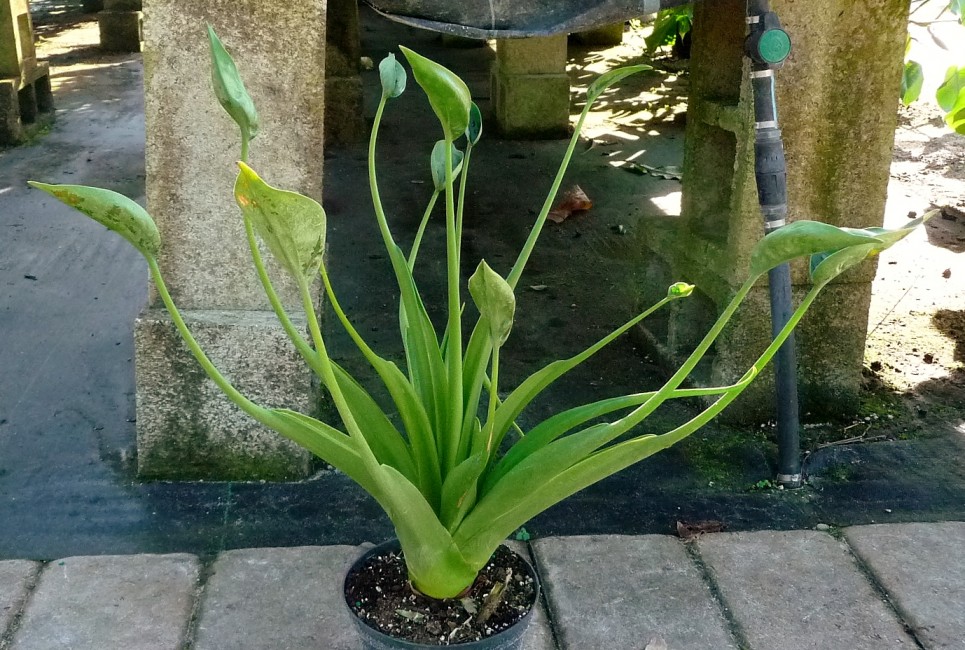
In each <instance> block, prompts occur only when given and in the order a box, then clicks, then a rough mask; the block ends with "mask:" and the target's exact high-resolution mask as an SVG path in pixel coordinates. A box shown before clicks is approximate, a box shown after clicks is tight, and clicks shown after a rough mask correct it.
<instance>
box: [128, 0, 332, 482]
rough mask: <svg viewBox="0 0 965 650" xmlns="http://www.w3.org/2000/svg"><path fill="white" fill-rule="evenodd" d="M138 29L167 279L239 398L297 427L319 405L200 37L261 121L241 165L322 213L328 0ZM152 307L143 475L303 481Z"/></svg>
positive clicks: (159, 16)
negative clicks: (273, 303) (283, 320)
mask: <svg viewBox="0 0 965 650" xmlns="http://www.w3.org/2000/svg"><path fill="white" fill-rule="evenodd" d="M144 15H145V23H144V27H145V29H144V36H145V50H144V63H145V65H144V68H145V74H144V85H145V120H146V131H147V133H146V155H147V201H148V210H149V211H150V212H151V214H152V215H153V216H154V218H155V219H156V221H157V223H158V227H159V229H160V230H161V235H162V238H163V242H164V244H163V249H162V251H161V255H160V258H159V263H160V265H161V268H162V271H163V273H164V276H165V279H166V281H167V283H168V285H169V288H170V290H171V293H172V295H173V297H174V299H175V301H176V302H177V303H178V305H179V306H180V307H181V308H182V309H183V310H184V311H185V316H186V319H187V320H188V321H189V325H190V326H191V327H193V329H194V331H195V334H196V336H197V337H198V338H199V340H200V341H201V342H202V344H203V345H204V346H205V348H206V350H207V352H208V354H209V356H210V357H211V358H212V360H213V361H214V362H215V364H216V365H218V366H219V367H220V368H221V370H222V371H223V372H224V374H225V375H226V376H227V377H229V378H230V379H231V380H232V381H234V382H235V383H236V385H237V386H238V388H239V389H240V390H241V391H242V392H244V393H245V394H247V395H249V396H250V397H251V398H252V399H255V401H258V402H259V403H262V404H264V405H267V406H276V407H281V406H284V407H288V408H293V409H297V410H300V411H302V412H309V413H310V412H312V411H314V410H315V408H316V406H317V400H316V395H315V393H314V391H313V390H312V378H311V375H310V372H309V371H308V369H307V368H306V367H305V365H304V364H303V363H302V362H301V360H300V359H299V358H298V357H297V355H296V354H295V352H294V350H293V349H292V346H291V345H290V344H289V343H288V341H287V339H286V338H285V336H284V334H283V332H282V331H281V328H280V326H278V325H277V323H276V321H275V318H274V315H273V314H272V313H270V311H269V309H270V308H269V305H268V302H267V299H266V298H265V297H264V293H263V291H262V289H261V285H260V283H259V282H258V279H257V276H256V274H255V272H254V270H253V268H252V265H251V262H250V255H249V252H248V249H247V244H246V240H245V233H244V226H243V224H242V220H241V215H240V212H239V210H238V207H237V206H236V205H235V202H234V199H233V196H232V188H233V185H234V179H235V177H236V174H237V167H236V165H235V161H237V159H238V157H239V155H240V144H239V134H238V129H237V127H236V126H235V125H234V123H233V122H232V121H231V119H230V118H229V117H228V115H227V114H226V113H225V112H224V111H223V110H222V108H221V106H220V105H219V104H218V102H217V100H216V99H215V96H214V93H213V91H212V90H211V87H210V84H211V82H210V74H209V55H208V43H207V36H206V34H205V26H206V25H207V24H208V23H210V24H211V25H213V26H214V28H215V30H216V31H217V32H218V34H219V35H220V36H221V38H222V39H223V41H224V42H225V44H226V46H227V47H228V49H229V50H230V51H231V52H232V54H233V55H234V56H235V58H236V61H237V63H238V66H239V69H240V71H241V74H242V75H243V77H244V79H245V83H246V85H247V87H248V90H249V92H250V93H251V95H252V97H253V98H254V102H255V104H256V106H257V107H258V111H259V114H260V116H261V130H260V133H259V135H258V137H256V138H255V140H254V141H253V142H252V149H251V165H252V167H254V168H255V169H256V170H258V171H259V173H261V174H262V175H263V177H264V178H265V179H266V180H267V181H268V182H270V183H272V184H273V185H275V186H278V187H283V188H287V189H293V190H297V191H300V192H303V193H305V194H308V195H309V196H312V197H314V198H316V199H318V200H320V199H321V193H322V164H323V155H322V145H323V133H324V128H323V116H324V109H325V101H324V99H325V97H324V85H323V84H322V83H320V80H321V79H323V78H324V71H325V0H298V1H296V2H290V3H277V2H262V1H261V0H241V1H239V0H198V1H196V2H190V3H184V2H182V1H181V0H145V7H144ZM242 17H243V19H242ZM265 257H266V259H268V260H269V262H273V261H272V260H270V255H268V253H267V252H265ZM269 273H270V274H271V276H272V278H273V279H274V281H275V284H276V288H277V289H278V290H279V293H280V295H281V297H282V300H283V302H284V303H285V304H286V305H288V306H290V313H292V315H293V316H294V315H297V314H299V313H300V307H299V305H300V301H299V300H298V298H297V295H296V292H295V290H294V287H293V283H291V282H288V281H286V280H285V275H284V274H283V273H282V272H281V271H280V270H279V269H278V267H277V265H275V264H273V263H272V264H270V266H269ZM157 307H159V301H158V299H157V296H156V294H155V293H154V292H153V291H152V297H151V305H150V307H149V309H148V310H147V311H145V312H144V313H143V314H142V315H141V317H140V318H139V319H138V321H137V323H136V325H135V347H136V369H137V382H138V384H137V435H138V468H139V471H140V473H141V475H142V476H145V477H167V478H175V477H176V478H222V479H226V478H267V479H276V478H285V477H297V476H304V475H306V474H307V473H308V472H309V471H310V468H311V464H312V460H311V456H310V455H309V454H308V453H307V452H305V451H304V450H302V449H301V448H299V447H297V446H295V445H294V444H292V443H289V442H288V441H287V440H284V439H283V438H281V437H280V436H278V435H277V434H275V433H273V432H270V431H267V430H265V429H263V428H261V427H260V426H258V425H256V424H255V423H254V422H253V421H251V420H250V419H249V418H247V416H244V415H243V414H242V413H240V412H239V411H238V410H237V409H236V408H235V407H234V406H232V405H231V404H230V403H229V402H227V400H225V399H224V398H222V397H221V396H220V395H219V394H218V393H217V391H216V390H215V389H214V387H213V385H212V384H211V383H210V382H209V381H208V380H207V379H206V378H205V377H204V375H203V373H202V372H201V369H200V368H199V367H198V365H197V363H196V362H195V361H194V360H193V359H192V358H191V357H190V356H189V354H188V352H187V350H186V348H185V346H184V345H183V344H182V343H181V341H180V339H179V338H178V336H177V334H176V332H175V331H174V328H173V325H172V324H171V323H170V321H169V319H168V317H167V315H166V314H165V312H163V311H162V310H160V309H157Z"/></svg>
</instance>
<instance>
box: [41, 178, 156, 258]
mask: <svg viewBox="0 0 965 650" xmlns="http://www.w3.org/2000/svg"><path fill="white" fill-rule="evenodd" d="M28 184H29V185H30V186H31V187H35V188H37V189H38V190H43V191H44V192H47V194H50V195H51V196H53V197H54V198H55V199H57V200H59V201H61V202H63V203H65V204H67V205H69V206H70V207H72V208H76V209H77V210H80V211H81V212H83V213H84V214H86V215H87V216H88V217H90V218H91V219H93V220H94V221H96V222H97V223H99V224H101V225H103V226H107V228H109V229H110V230H113V231H114V232H116V233H117V234H119V235H120V236H121V237H123V238H124V239H126V240H127V241H128V242H130V243H131V245H132V246H134V248H136V249H137V250H138V251H140V253H141V255H144V256H145V257H149V258H154V257H157V253H158V250H160V248H161V235H160V233H159V232H158V230H157V226H156V225H155V224H154V220H153V219H151V215H149V214H148V213H147V211H145V210H144V208H142V207H141V206H140V205H138V204H137V203H135V202H134V201H132V200H131V199H129V198H127V197H126V196H124V195H123V194H118V193H117V192H112V191H111V190H104V189H100V188H98V187H87V186H85V185H48V184H46V183H38V182H36V181H28Z"/></svg>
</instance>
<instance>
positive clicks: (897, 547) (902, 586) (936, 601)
mask: <svg viewBox="0 0 965 650" xmlns="http://www.w3.org/2000/svg"><path fill="white" fill-rule="evenodd" d="M844 534H845V537H846V538H847V540H848V543H849V544H851V546H852V547H853V548H854V550H855V551H856V552H857V554H858V556H860V557H861V559H862V560H864V562H865V564H867V565H868V566H869V567H870V568H871V571H872V573H874V575H875V577H876V578H877V580H878V581H879V582H880V583H881V586H882V587H884V588H885V591H887V592H888V596H889V597H890V598H891V600H892V602H894V604H895V607H897V609H898V611H899V612H901V615H902V616H903V617H904V618H905V620H906V621H907V622H908V623H909V624H910V625H911V628H912V630H913V631H914V632H915V634H916V635H917V636H918V638H919V639H920V640H921V641H922V643H923V645H924V646H925V647H926V648H954V647H956V646H958V645H961V644H962V640H963V639H965V617H963V616H962V612H965V564H963V563H962V562H961V558H963V557H965V522H960V521H949V522H944V523H934V524H917V523H914V524H879V525H874V526H855V527H853V528H847V529H845V531H844Z"/></svg>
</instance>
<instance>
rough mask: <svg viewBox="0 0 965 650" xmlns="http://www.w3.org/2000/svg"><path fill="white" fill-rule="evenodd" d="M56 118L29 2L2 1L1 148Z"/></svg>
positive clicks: (46, 71) (0, 68) (0, 6)
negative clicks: (35, 47)
mask: <svg viewBox="0 0 965 650" xmlns="http://www.w3.org/2000/svg"><path fill="white" fill-rule="evenodd" d="M52 116H53V95H52V94H51V91H50V72H49V69H48V66H47V64H46V63H38V62H37V55H36V52H35V50H34V33H33V24H32V23H31V20H30V7H29V6H28V4H27V0H0V144H16V143H18V142H20V141H21V140H23V139H24V138H25V137H26V136H27V135H29V132H30V131H31V130H32V128H36V127H37V126H40V125H41V124H44V123H46V122H47V121H48V120H47V118H50V117H52Z"/></svg>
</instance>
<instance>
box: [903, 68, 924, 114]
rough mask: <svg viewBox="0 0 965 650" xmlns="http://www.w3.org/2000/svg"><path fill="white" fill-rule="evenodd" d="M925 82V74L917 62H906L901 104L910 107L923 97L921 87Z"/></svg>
mask: <svg viewBox="0 0 965 650" xmlns="http://www.w3.org/2000/svg"><path fill="white" fill-rule="evenodd" d="M924 81H925V73H924V71H923V70H922V68H921V64H920V63H918V62H917V61H907V62H905V70H904V72H903V73H902V75H901V103H902V104H904V105H905V106H908V105H909V104H911V103H912V102H914V101H915V100H917V99H918V97H919V96H920V95H921V86H922V84H923V83H924Z"/></svg>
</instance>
